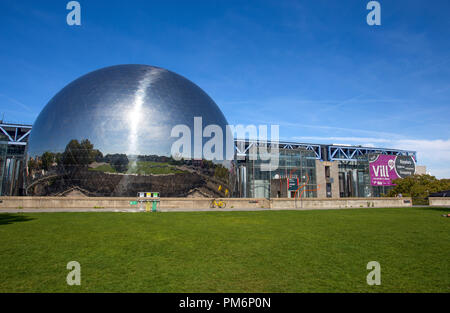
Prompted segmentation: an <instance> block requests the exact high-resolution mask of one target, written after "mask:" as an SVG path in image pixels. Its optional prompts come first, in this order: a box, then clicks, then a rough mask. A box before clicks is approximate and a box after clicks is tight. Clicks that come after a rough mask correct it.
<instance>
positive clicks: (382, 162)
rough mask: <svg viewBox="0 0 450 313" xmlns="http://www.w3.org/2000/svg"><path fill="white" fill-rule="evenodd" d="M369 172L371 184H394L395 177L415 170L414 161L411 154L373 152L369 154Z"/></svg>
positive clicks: (407, 174)
mask: <svg viewBox="0 0 450 313" xmlns="http://www.w3.org/2000/svg"><path fill="white" fill-rule="evenodd" d="M369 172H370V184H371V185H372V186H395V184H394V183H393V181H394V180H395V179H397V178H405V177H407V176H410V175H413V174H414V173H415V172H416V163H415V161H414V158H413V157H412V156H405V155H384V154H374V155H370V156H369Z"/></svg>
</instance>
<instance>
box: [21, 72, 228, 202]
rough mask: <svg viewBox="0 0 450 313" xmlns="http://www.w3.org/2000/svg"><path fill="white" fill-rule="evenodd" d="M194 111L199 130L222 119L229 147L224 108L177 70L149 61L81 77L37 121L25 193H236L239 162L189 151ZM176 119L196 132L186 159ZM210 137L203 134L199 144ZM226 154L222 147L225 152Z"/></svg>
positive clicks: (32, 139)
mask: <svg viewBox="0 0 450 313" xmlns="http://www.w3.org/2000/svg"><path fill="white" fill-rule="evenodd" d="M194 117H201V124H202V125H201V130H200V134H202V133H203V129H205V127H206V126H207V125H217V126H219V127H220V129H222V131H223V138H222V137H220V140H221V142H223V146H224V147H225V139H226V138H225V137H226V136H225V134H226V125H227V121H226V119H225V117H224V115H223V114H222V112H221V111H220V109H219V108H218V106H217V105H216V104H215V103H214V101H213V100H212V99H211V98H210V97H209V96H208V95H207V94H206V93H205V92H204V91H203V90H202V89H200V88H199V87H198V86H197V85H195V84H194V83H192V82H191V81H189V80H188V79H186V78H184V77H182V76H180V75H178V74H176V73H173V72H171V71H168V70H165V69H162V68H158V67H153V66H147V65H118V66H112V67H107V68H103V69H100V70H97V71H94V72H91V73H89V74H87V75H85V76H82V77H81V78H79V79H77V80H75V81H73V82H72V83H70V84H69V85H67V86H66V87H65V88H63V89H62V90H61V91H60V92H59V93H58V94H56V95H55V96H54V97H53V98H52V99H51V100H50V102H49V103H48V104H47V105H46V106H45V108H44V109H43V110H42V112H41V113H40V115H39V117H38V118H37V120H36V122H35V123H34V125H33V129H32V131H31V134H30V139H29V144H28V151H27V156H28V160H27V171H26V182H27V187H26V193H27V194H28V195H81V194H82V195H87V196H136V194H137V192H139V191H154V192H160V193H161V196H163V197H164V196H166V197H167V196H188V195H195V196H224V195H225V194H227V195H228V194H231V192H232V189H233V188H232V185H233V178H232V177H230V173H233V172H234V171H233V162H232V161H220V160H212V161H211V158H209V159H210V160H207V159H208V158H205V155H201V157H200V158H197V160H193V159H190V160H189V158H187V157H186V156H187V155H186V153H188V152H190V153H189V155H190V156H191V157H194V156H198V155H194V150H195V149H194V135H195V131H194ZM197 122H198V120H197ZM176 125H186V126H187V128H188V129H189V130H190V132H191V133H190V138H191V143H192V145H191V151H188V150H184V149H182V150H180V153H182V152H183V153H184V156H185V158H183V159H181V160H178V158H177V157H175V158H174V157H173V156H172V153H171V149H172V145H173V144H174V142H176V141H177V140H178V139H179V137H178V136H174V137H171V132H172V129H173V128H174V127H175V126H176ZM197 126H198V125H197ZM198 134H199V133H198V132H197V135H198ZM175 135H181V134H177V133H176V132H175ZM211 138H212V134H211ZM218 138H219V137H218ZM209 139H210V138H207V137H203V136H202V137H201V138H200V140H201V144H200V145H201V146H203V145H204V144H205V143H206V142H207V141H208V140H209ZM216 139H217V138H216ZM224 150H225V149H224ZM212 151H216V150H215V148H214V149H212ZM224 153H225V151H224ZM224 158H225V156H224V154H223V155H222V158H220V159H221V160H223V159H224Z"/></svg>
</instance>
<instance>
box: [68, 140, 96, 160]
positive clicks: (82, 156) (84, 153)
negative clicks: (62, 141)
mask: <svg viewBox="0 0 450 313" xmlns="http://www.w3.org/2000/svg"><path fill="white" fill-rule="evenodd" d="M97 151H98V150H94V145H93V144H92V143H91V142H90V141H89V140H88V139H84V140H82V141H81V142H78V140H76V139H72V140H71V141H70V142H69V143H68V144H67V146H66V149H65V150H64V153H63V155H62V162H63V164H64V165H66V166H88V165H89V164H90V163H92V162H94V160H95V156H96V155H97Z"/></svg>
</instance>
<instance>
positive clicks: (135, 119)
mask: <svg viewBox="0 0 450 313" xmlns="http://www.w3.org/2000/svg"><path fill="white" fill-rule="evenodd" d="M227 124H228V123H227V120H226V118H225V116H224V115H223V114H222V112H221V110H220V109H219V107H218V106H217V105H216V103H215V102H214V101H213V100H212V99H211V98H210V97H209V96H208V95H207V94H206V93H205V92H204V91H203V90H202V89H201V88H200V87H198V86H197V85H195V84H194V83H192V82H191V81H189V80H188V79H186V78H184V77H182V76H180V75H178V74H176V73H173V72H171V71H168V70H165V69H162V68H158V67H153V66H147V65H118V66H112V67H107V68H103V69H100V70H97V71H94V72H91V73H88V74H86V75H84V76H82V77H80V78H78V79H76V80H75V81H73V82H72V83H70V84H68V85H67V86H66V87H65V88H63V89H62V90H61V91H60V92H59V93H57V94H56V95H55V96H54V97H53V98H52V99H51V100H50V102H49V103H48V104H47V105H46V106H45V107H44V109H43V110H42V112H41V113H40V115H39V116H38V118H37V120H36V121H35V123H34V125H33V128H32V131H31V126H29V125H28V126H27V125H9V126H8V125H3V124H2V125H0V165H1V167H0V178H1V180H0V193H1V195H30V196H67V195H84V196H133V197H134V196H136V194H137V193H138V192H159V193H160V195H161V196H162V197H186V196H196V197H197V196H198V197H226V196H233V197H245V198H294V197H295V198H345V197H378V196H382V195H384V194H386V193H387V192H388V191H389V190H390V189H391V188H392V186H387V185H375V184H374V183H373V181H372V178H373V177H371V173H370V164H371V163H370V162H371V160H370V159H369V155H371V154H375V155H389V156H393V157H396V156H401V157H400V158H398V159H399V160H400V159H401V158H402V157H404V158H411V157H412V158H413V159H414V160H416V153H415V152H414V151H404V150H397V149H382V148H368V147H361V146H343V145H326V144H308V143H296V142H278V143H270V142H269V145H273V144H276V145H277V146H278V154H277V155H278V157H277V164H276V166H274V167H272V166H270V167H269V168H267V166H266V165H267V160H263V159H261V157H260V155H259V154H258V153H256V152H255V151H256V150H254V149H253V148H254V147H257V146H258V145H259V144H260V143H258V142H255V141H252V140H246V139H234V142H233V134H231V136H230V134H229V129H228V128H227ZM30 131H31V133H30ZM219 133H221V136H218V134H219ZM28 134H30V135H29V137H30V138H29V140H28ZM229 136H230V138H231V150H232V153H231V157H230V155H229V154H227V152H228V151H227V150H228V145H229V144H230V143H229V140H227V139H228V137H229ZM212 139H214V144H211V142H212V141H213V140H212ZM27 140H28V145H27ZM186 141H187V143H188V145H189V148H188V149H187V147H186V145H181V146H180V145H179V143H180V142H183V143H186ZM177 143H178V145H177ZM208 144H209V148H210V152H211V153H210V154H209V155H207V154H206V153H205V147H206V146H208ZM26 145H27V146H26ZM220 146H221V147H222V149H220V148H219V147H220ZM174 147H176V148H175V149H174ZM252 147H253V148H252ZM25 148H26V150H25ZM198 148H200V149H198ZM233 151H234V157H233ZM211 154H213V155H211ZM25 155H26V158H25ZM376 159H377V158H375V159H374V160H376ZM396 160H397V159H396ZM402 160H403V159H402ZM391 162H394V161H392V160H391ZM412 163H414V164H415V161H414V162H412ZM406 170H407V168H404V169H403V172H404V171H406Z"/></svg>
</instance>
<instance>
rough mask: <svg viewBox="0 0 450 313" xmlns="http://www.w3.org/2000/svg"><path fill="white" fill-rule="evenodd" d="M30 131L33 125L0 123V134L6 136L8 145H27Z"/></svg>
mask: <svg viewBox="0 0 450 313" xmlns="http://www.w3.org/2000/svg"><path fill="white" fill-rule="evenodd" d="M30 132H31V125H21V124H8V123H0V135H4V136H6V141H7V142H8V145H18V146H25V145H26V144H27V142H28V137H29V136H30ZM0 140H1V139H0Z"/></svg>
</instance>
